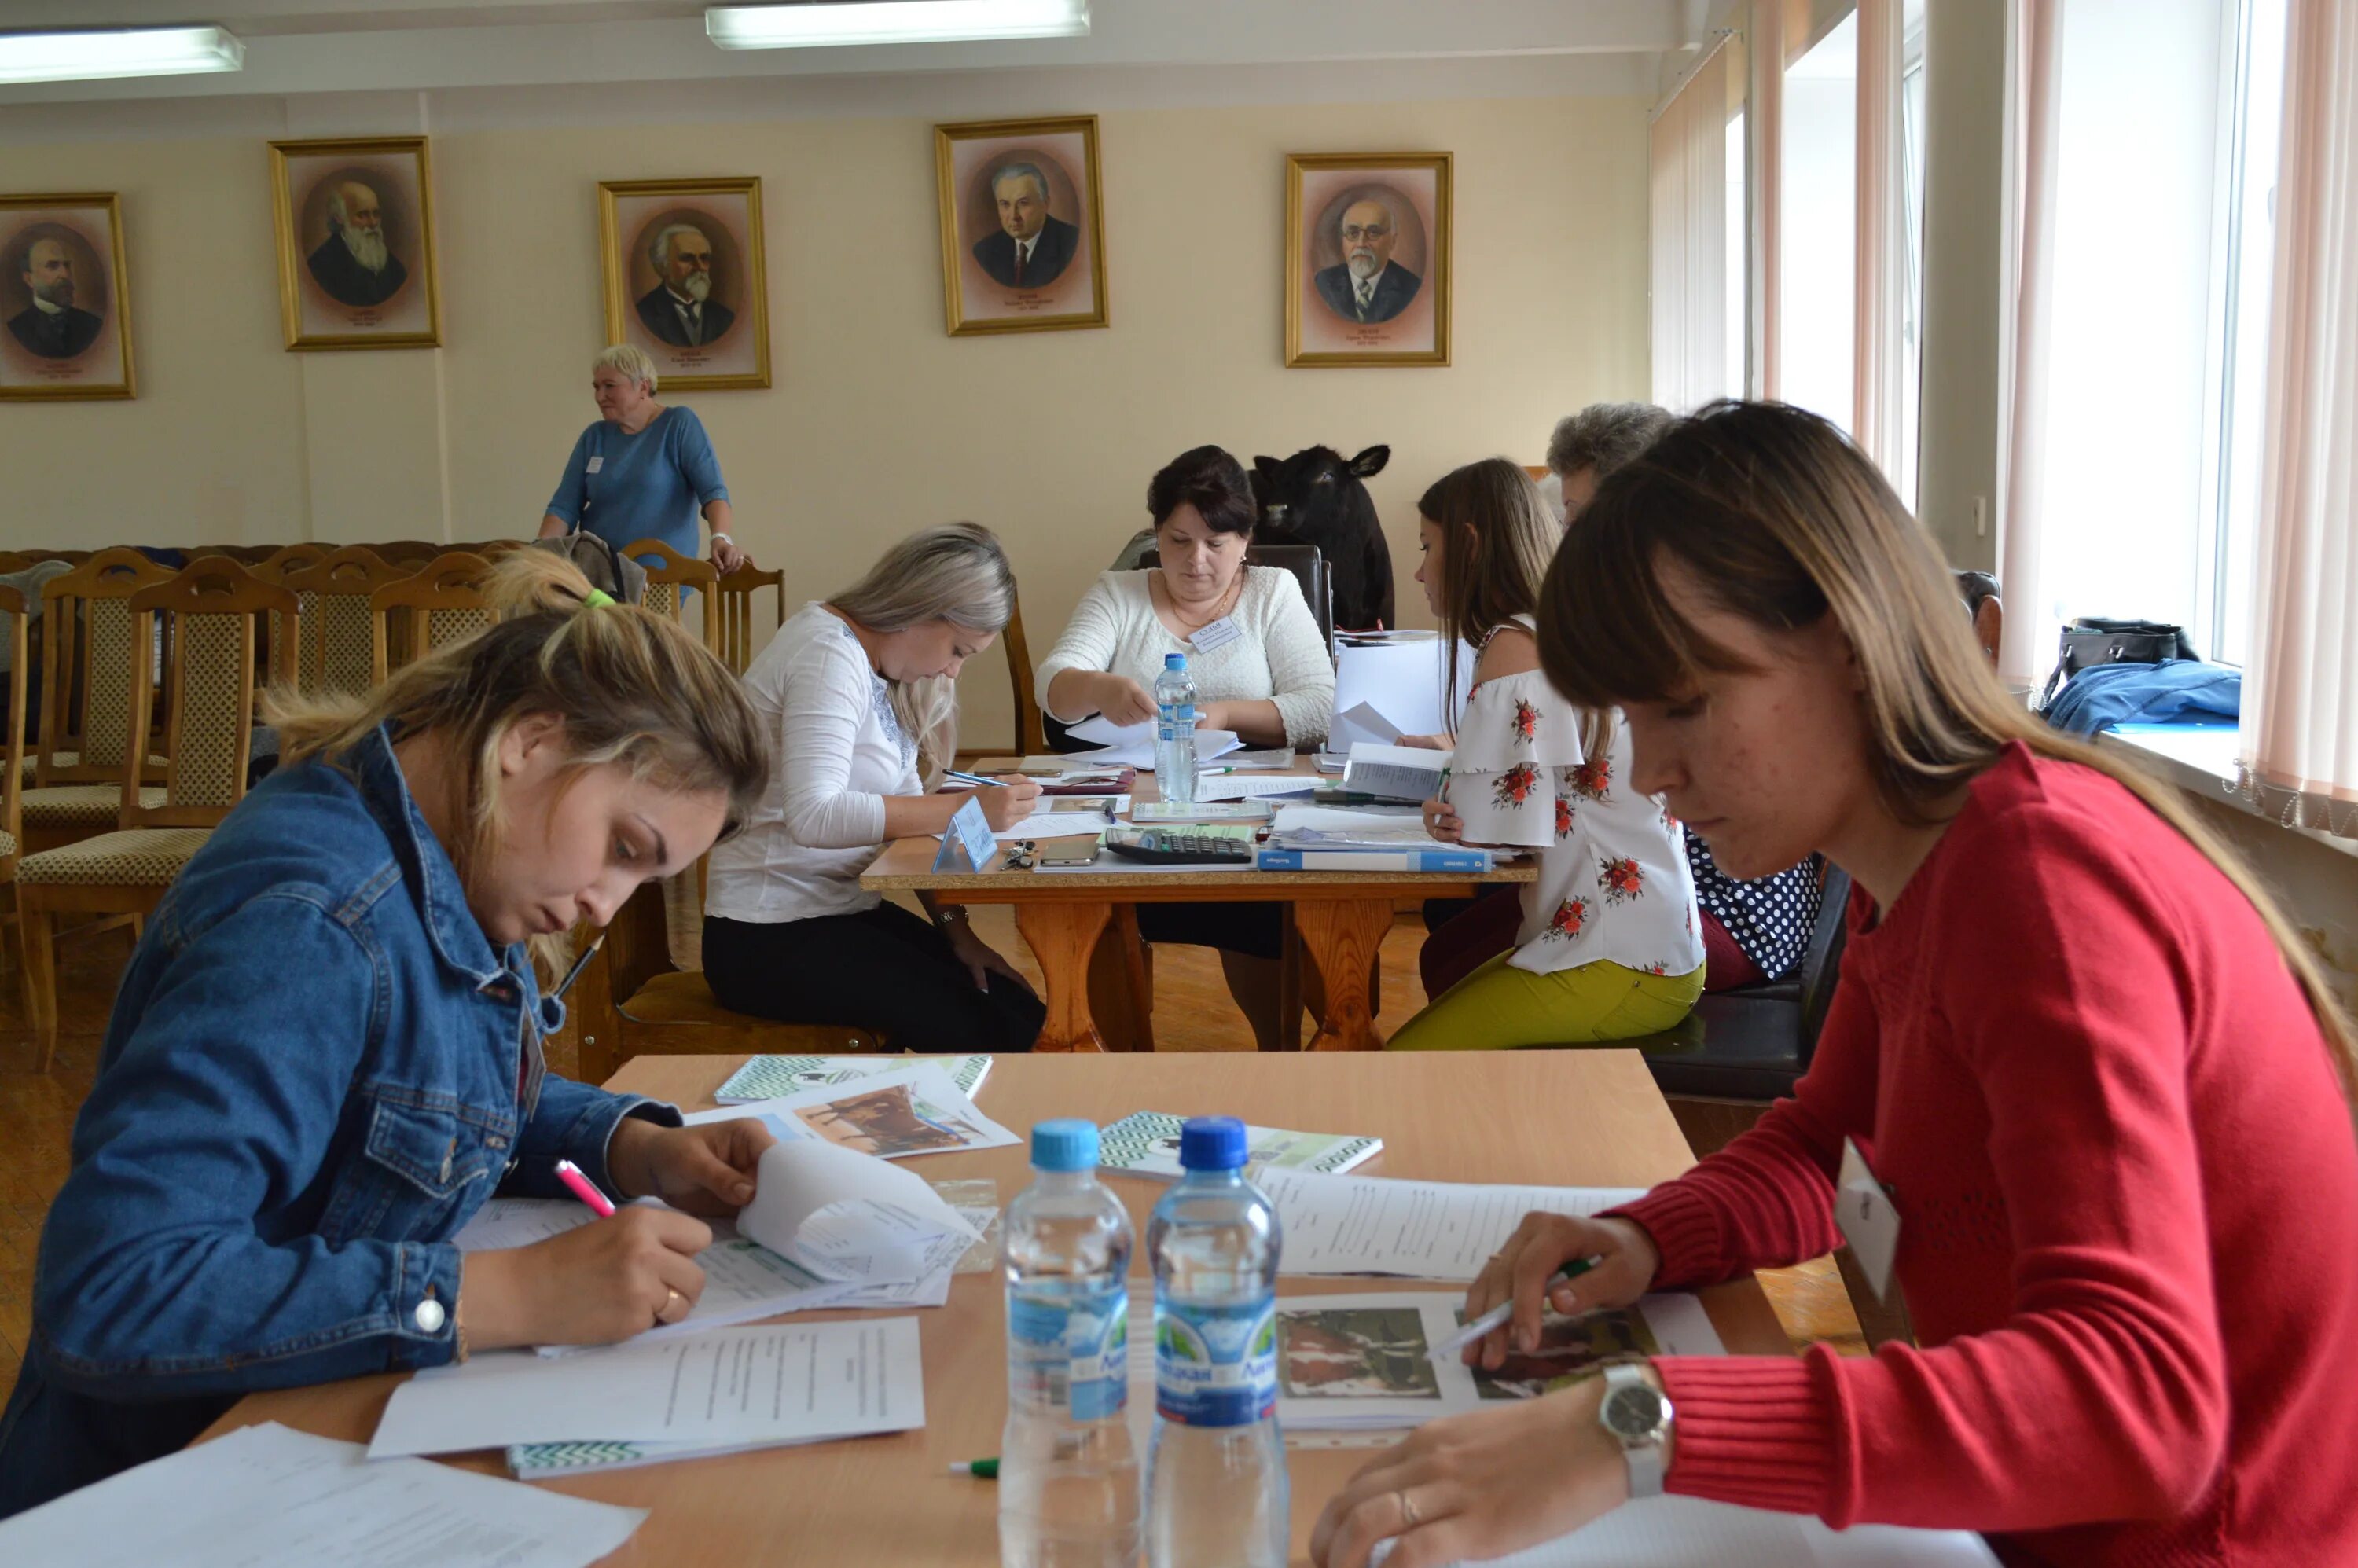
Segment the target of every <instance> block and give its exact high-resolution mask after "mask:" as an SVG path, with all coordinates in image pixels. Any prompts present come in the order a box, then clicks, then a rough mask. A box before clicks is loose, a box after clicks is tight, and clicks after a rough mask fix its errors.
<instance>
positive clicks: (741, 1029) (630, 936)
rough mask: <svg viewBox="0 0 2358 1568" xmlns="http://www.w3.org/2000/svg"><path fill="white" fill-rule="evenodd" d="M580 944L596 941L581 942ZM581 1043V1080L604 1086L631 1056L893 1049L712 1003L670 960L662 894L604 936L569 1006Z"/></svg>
mask: <svg viewBox="0 0 2358 1568" xmlns="http://www.w3.org/2000/svg"><path fill="white" fill-rule="evenodd" d="M574 935H575V939H576V940H577V941H587V940H589V939H590V935H591V933H590V932H589V931H587V930H586V929H585V930H583V931H579V932H576V933H575V934H574ZM566 1001H567V1004H568V1018H569V1025H568V1026H569V1027H571V1028H572V1029H573V1030H574V1031H575V1032H576V1033H577V1034H578V1036H579V1046H580V1062H579V1068H578V1070H577V1072H576V1074H575V1076H577V1077H578V1078H579V1079H580V1081H581V1082H583V1083H602V1082H603V1081H605V1079H606V1078H608V1077H610V1076H612V1074H613V1072H614V1070H615V1069H616V1068H618V1067H620V1066H621V1065H622V1064H623V1063H624V1062H626V1061H629V1060H630V1059H631V1058H632V1057H633V1056H637V1055H642V1054H655V1055H679V1054H691V1055H692V1054H699V1053H704V1052H731V1051H772V1052H780V1053H784V1054H794V1055H805V1054H808V1055H830V1056H842V1055H851V1054H862V1053H870V1052H878V1051H883V1050H886V1049H889V1047H888V1046H887V1045H886V1044H885V1043H884V1040H883V1037H882V1035H880V1034H878V1033H876V1032H875V1031H873V1030H865V1029H854V1028H849V1027H846V1026H843V1025H840V1024H832V1023H773V1022H770V1021H769V1020H768V1019H764V1018H750V1017H748V1016H746V1015H745V1014H744V1013H741V1012H731V1011H729V1010H728V1009H727V1008H724V1007H722V1006H721V1005H720V1003H719V1001H717V1000H714V998H713V995H712V988H711V987H710V986H709V985H708V984H706V983H705V979H704V975H703V973H702V972H701V971H700V970H683V969H680V968H677V967H676V966H675V965H674V964H673V963H672V960H671V946H670V941H669V936H668V933H667V932H666V930H665V910H664V900H663V894H662V892H660V890H659V889H658V888H657V887H656V886H655V885H654V884H652V883H650V884H646V885H643V886H642V887H640V888H639V890H638V891H637V892H633V894H632V895H631V896H630V898H629V899H627V900H626V901H624V903H623V904H622V908H621V909H619V910H617V911H615V913H614V919H613V923H612V924H611V925H609V926H608V927H607V928H606V945H605V946H603V947H600V949H599V950H598V951H597V952H596V953H595V954H593V955H591V957H590V964H589V967H588V968H585V969H583V970H582V971H581V979H579V981H577V982H576V983H575V985H574V988H573V990H572V993H571V994H570V995H569V996H568V997H567V998H566Z"/></svg>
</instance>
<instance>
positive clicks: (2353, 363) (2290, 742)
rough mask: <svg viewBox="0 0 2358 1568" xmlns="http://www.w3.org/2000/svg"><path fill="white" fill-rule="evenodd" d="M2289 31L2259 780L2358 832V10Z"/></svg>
mask: <svg viewBox="0 0 2358 1568" xmlns="http://www.w3.org/2000/svg"><path fill="white" fill-rule="evenodd" d="M2287 31H2288V51H2287V55H2286V66H2285V103H2284V139H2283V153H2282V163H2281V165H2280V167H2279V173H2278V177H2277V255H2276V295H2275V305H2274V319H2273V321H2272V323H2271V327H2270V333H2269V337H2270V344H2269V370H2268V401H2267V421H2266V436H2265V437H2264V441H2265V443H2266V458H2265V464H2266V466H2265V468H2264V470H2263V473H2262V477H2261V492H2260V516H2259V541H2258V543H2259V561H2258V569H2257V570H2256V571H2255V573H2254V579H2255V600H2256V603H2255V607H2254V609H2255V625H2254V637H2253V646H2254V648H2255V656H2254V658H2253V660H2252V662H2251V664H2250V665H2247V666H2246V667H2245V669H2244V717H2243V733H2242V746H2241V756H2242V764H2243V774H2244V789H2245V791H2246V792H2247V793H2249V794H2250V795H2252V796H2253V797H2254V798H2255V799H2256V800H2257V801H2259V802H2260V803H2261V804H2262V805H2263V806H2266V809H2267V810H2268V811H2269V812H2270V814H2271V815H2274V816H2278V817H2280V818H2281V819H2282V820H2284V821H2286V822H2288V823H2292V824H2295V825H2298V826H2300V827H2316V828H2322V829H2325V830H2327V831H2329V832H2332V833H2336V834H2340V835H2342V836H2344V837H2351V838H2358V520H2353V511H2358V9H2353V7H2351V6H2350V5H2348V4H2347V0H2293V6H2292V13H2291V16H2290V26H2289V27H2288V30H2287Z"/></svg>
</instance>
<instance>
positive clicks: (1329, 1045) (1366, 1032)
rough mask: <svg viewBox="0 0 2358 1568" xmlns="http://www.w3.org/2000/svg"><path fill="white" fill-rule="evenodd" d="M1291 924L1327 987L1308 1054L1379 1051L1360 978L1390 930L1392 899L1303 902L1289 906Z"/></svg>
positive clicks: (1379, 1038)
mask: <svg viewBox="0 0 2358 1568" xmlns="http://www.w3.org/2000/svg"><path fill="white" fill-rule="evenodd" d="M1293 923H1294V926H1295V928H1296V929H1297V930H1299V931H1300V932H1301V933H1302V946H1303V951H1304V952H1306V953H1308V954H1309V955H1310V958H1311V961H1312V962H1313V963H1315V964H1316V965H1317V966H1318V975H1319V978H1320V979H1322V980H1323V981H1325V986H1324V988H1323V989H1325V993H1326V1008H1325V1013H1324V1015H1323V1016H1322V1017H1321V1018H1320V1019H1319V1021H1318V1033H1316V1034H1315V1035H1314V1036H1312V1037H1311V1041H1310V1045H1309V1049H1311V1050H1313V1051H1379V1050H1381V1049H1382V1048H1383V1044H1384V1039H1383V1036H1382V1035H1380V1034H1379V1033H1376V1023H1375V1018H1374V1016H1373V1014H1372V1012H1371V1011H1370V1010H1369V1008H1368V986H1367V984H1366V983H1365V979H1364V977H1365V976H1366V975H1367V973H1368V968H1369V966H1371V965H1372V964H1374V963H1375V961H1376V957H1377V953H1378V949H1379V947H1381V946H1382V945H1383V940H1384V933H1385V932H1387V931H1389V930H1390V929H1391V925H1392V903H1391V900H1390V899H1388V898H1336V899H1303V900H1301V901H1300V902H1298V903H1295V904H1294V906H1293Z"/></svg>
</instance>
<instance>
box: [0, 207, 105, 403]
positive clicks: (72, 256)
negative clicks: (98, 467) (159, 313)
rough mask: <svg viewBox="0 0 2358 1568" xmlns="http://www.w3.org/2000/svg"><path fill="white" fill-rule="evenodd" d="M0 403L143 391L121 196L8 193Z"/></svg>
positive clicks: (2, 222) (1, 265) (1, 223)
mask: <svg viewBox="0 0 2358 1568" xmlns="http://www.w3.org/2000/svg"><path fill="white" fill-rule="evenodd" d="M36 249H38V251H39V254H38V255H36V254H34V252H35V251H36ZM93 275H95V276H93ZM37 288H38V290H39V292H38V293H37V292H36V290H37ZM45 305H46V306H47V308H44V306H45ZM93 307H94V308H93ZM0 325H5V327H6V328H7V330H6V331H5V332H0V402H5V403H71V402H82V401H94V400H98V399H118V398H125V397H135V396H137V395H138V380H137V376H136V374H135V372H134V370H133V368H132V362H131V273H130V270H129V269H128V268H127V267H126V266H125V265H124V261H123V199H122V197H121V196H119V195H118V194H116V193H115V192H114V191H112V190H87V191H70V192H62V193H59V194H56V195H50V194H47V193H36V194H30V195H22V196H0ZM110 374H111V375H112V377H113V379H112V380H109V379H106V378H107V377H108V376H109V375H110Z"/></svg>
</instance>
